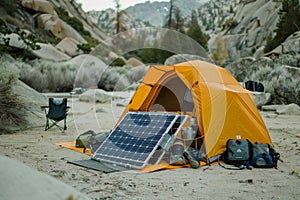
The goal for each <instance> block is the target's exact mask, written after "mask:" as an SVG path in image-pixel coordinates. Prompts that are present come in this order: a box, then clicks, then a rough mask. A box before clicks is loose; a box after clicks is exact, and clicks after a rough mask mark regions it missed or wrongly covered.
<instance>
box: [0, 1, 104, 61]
mask: <svg viewBox="0 0 300 200" xmlns="http://www.w3.org/2000/svg"><path fill="white" fill-rule="evenodd" d="M0 14H1V34H0V44H2V45H6V46H9V47H10V48H17V49H19V50H29V52H31V53H32V56H35V57H39V58H45V59H49V60H55V61H59V60H68V59H69V58H70V57H72V56H75V55H78V54H80V53H81V52H82V50H83V51H84V50H86V49H87V47H89V48H91V47H93V46H95V45H97V44H99V43H105V44H106V45H109V38H108V37H107V36H106V35H105V34H104V33H103V31H102V30H101V29H100V28H99V27H98V26H97V25H96V24H94V23H93V21H92V20H91V19H90V17H89V16H88V15H87V14H86V13H85V12H84V11H83V10H82V9H81V7H80V6H79V5H78V4H77V3H76V1H74V0H48V1H46V0H12V1H9V0H4V1H1V7H0ZM78 45H85V47H86V48H85V49H84V48H81V49H79V48H78ZM45 52H48V53H45ZM50 52H51V53H50Z"/></svg>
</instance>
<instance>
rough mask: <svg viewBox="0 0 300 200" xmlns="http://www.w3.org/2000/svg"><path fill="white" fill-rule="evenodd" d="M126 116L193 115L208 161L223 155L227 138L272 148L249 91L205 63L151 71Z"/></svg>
mask: <svg viewBox="0 0 300 200" xmlns="http://www.w3.org/2000/svg"><path fill="white" fill-rule="evenodd" d="M128 111H144V112H145V111H146V112H147V111H167V112H180V113H191V114H192V116H194V117H196V119H197V122H198V136H199V138H201V139H202V142H203V145H202V148H203V150H204V151H203V152H204V153H205V154H206V158H208V159H209V158H212V157H214V156H216V155H218V154H221V153H223V152H224V151H225V149H226V142H227V140H228V139H248V140H249V141H250V142H261V143H268V144H270V145H272V141H271V138H270V136H269V133H268V130H267V128H266V126H265V124H264V122H263V119H262V117H261V115H260V113H259V111H258V109H257V108H256V106H255V104H254V101H253V99H252V97H251V92H250V91H248V90H246V89H244V88H243V87H242V86H241V85H240V84H239V83H238V82H237V80H236V79H235V78H234V77H233V76H232V75H231V74H230V73H229V72H228V71H227V70H226V69H224V68H221V67H218V66H216V65H214V64H211V63H207V62H204V61H199V60H197V61H189V62H184V63H180V64H177V65H175V66H151V67H150V68H149V70H148V72H147V73H146V75H145V77H144V79H143V81H142V83H141V84H140V85H139V87H138V88H137V90H136V92H135V94H134V95H133V97H132V99H131V101H130V102H129V104H128V106H127V107H126V109H125V112H124V114H125V113H127V112H128ZM124 114H123V116H124ZM120 119H122V117H121V118H120Z"/></svg>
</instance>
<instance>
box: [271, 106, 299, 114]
mask: <svg viewBox="0 0 300 200" xmlns="http://www.w3.org/2000/svg"><path fill="white" fill-rule="evenodd" d="M276 113H277V114H286V115H300V107H299V106H298V105H297V104H294V103H292V104H289V105H282V106H279V107H278V108H277V109H276Z"/></svg>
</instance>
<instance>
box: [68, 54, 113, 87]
mask: <svg viewBox="0 0 300 200" xmlns="http://www.w3.org/2000/svg"><path fill="white" fill-rule="evenodd" d="M66 63H68V64H70V65H73V66H76V67H77V74H76V78H75V82H74V87H75V88H95V87H96V86H97V84H98V82H99V80H100V79H101V77H102V75H103V72H104V71H105V70H106V69H107V68H108V66H107V65H106V64H105V63H104V62H103V61H102V60H100V59H99V58H97V57H96V56H93V55H88V54H83V55H79V56H76V57H74V58H72V59H71V60H69V61H67V62H66Z"/></svg>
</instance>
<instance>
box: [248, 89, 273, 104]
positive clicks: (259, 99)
mask: <svg viewBox="0 0 300 200" xmlns="http://www.w3.org/2000/svg"><path fill="white" fill-rule="evenodd" d="M252 98H253V100H254V103H255V105H256V107H257V108H261V107H262V106H264V105H266V104H268V103H270V101H271V94H270V93H264V92H252Z"/></svg>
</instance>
